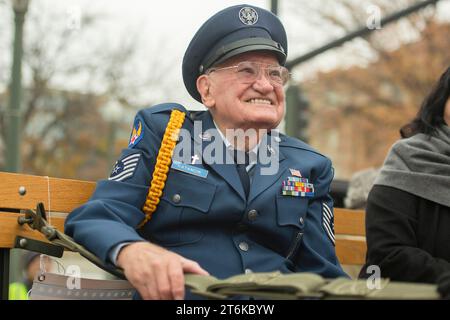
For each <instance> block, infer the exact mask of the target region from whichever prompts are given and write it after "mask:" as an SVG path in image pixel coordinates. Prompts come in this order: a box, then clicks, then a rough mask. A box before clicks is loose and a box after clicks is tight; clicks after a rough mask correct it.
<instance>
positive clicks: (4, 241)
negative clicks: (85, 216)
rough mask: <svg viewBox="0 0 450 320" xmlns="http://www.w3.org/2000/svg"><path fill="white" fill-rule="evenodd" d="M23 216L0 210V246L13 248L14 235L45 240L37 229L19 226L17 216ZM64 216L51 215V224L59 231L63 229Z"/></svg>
mask: <svg viewBox="0 0 450 320" xmlns="http://www.w3.org/2000/svg"><path fill="white" fill-rule="evenodd" d="M19 216H23V214H20V213H11V212H2V211H0V226H1V232H0V248H14V241H15V240H16V236H22V237H27V238H32V239H36V240H40V241H47V240H46V239H45V237H44V236H43V235H42V234H40V233H39V232H38V231H36V230H33V229H31V228H30V227H29V226H28V225H23V226H20V225H19V224H18V223H17V218H18V217H19ZM64 220H65V218H64V217H51V225H52V226H54V227H56V228H57V229H58V230H60V231H64Z"/></svg>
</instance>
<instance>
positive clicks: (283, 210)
mask: <svg viewBox="0 0 450 320" xmlns="http://www.w3.org/2000/svg"><path fill="white" fill-rule="evenodd" d="M276 202H277V219H278V225H280V226H286V225H292V226H296V227H298V228H303V226H304V224H305V222H306V221H305V220H306V213H307V211H308V199H306V198H303V197H294V196H283V195H277V197H276Z"/></svg>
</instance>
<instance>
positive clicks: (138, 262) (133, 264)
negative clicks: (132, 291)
mask: <svg viewBox="0 0 450 320" xmlns="http://www.w3.org/2000/svg"><path fill="white" fill-rule="evenodd" d="M117 264H118V266H119V267H121V268H122V269H123V270H124V272H125V276H126V277H127V279H128V281H130V283H131V284H132V285H133V286H134V287H135V288H136V290H138V291H139V293H140V294H141V297H142V299H145V300H147V299H152V300H158V299H164V300H172V299H176V300H181V299H184V273H195V274H200V275H208V272H206V271H205V270H203V269H202V268H201V267H200V265H199V264H198V263H197V262H195V261H192V260H189V259H186V258H183V257H182V256H180V255H178V254H176V253H173V252H171V251H168V250H166V249H164V248H162V247H159V246H157V245H155V244H152V243H149V242H135V243H132V244H129V245H127V246H125V247H124V248H123V249H122V250H120V253H119V256H118V257H117Z"/></svg>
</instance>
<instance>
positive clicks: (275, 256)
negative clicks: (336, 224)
mask: <svg viewBox="0 0 450 320" xmlns="http://www.w3.org/2000/svg"><path fill="white" fill-rule="evenodd" d="M174 108H176V109H179V110H182V111H184V112H186V113H187V116H186V119H185V121H184V124H183V128H184V129H186V130H188V131H189V132H190V133H191V136H192V141H190V143H191V145H192V155H194V153H195V152H197V151H195V150H205V148H206V147H207V146H208V144H209V143H210V141H208V140H207V139H200V137H199V135H197V136H195V133H194V129H193V127H194V122H193V118H194V116H195V120H199V121H201V123H202V129H203V130H204V131H206V130H207V129H211V128H215V126H214V123H213V120H212V117H211V115H210V113H209V112H207V111H203V112H197V113H195V114H194V113H192V114H191V113H189V112H188V111H186V109H185V108H184V107H183V106H181V105H177V104H162V105H158V106H154V107H152V108H148V109H144V110H141V111H140V112H139V113H138V114H137V116H136V121H135V126H134V127H135V130H134V131H135V133H136V132H138V130H139V128H140V127H141V128H140V129H141V132H139V133H138V134H135V136H134V137H132V139H131V142H130V147H129V148H127V149H124V150H123V152H122V155H121V157H120V159H119V161H118V163H117V164H116V166H115V170H116V169H117V168H118V167H119V169H120V170H119V171H120V172H121V173H120V174H119V175H115V174H114V172H113V174H112V175H111V177H110V178H109V180H101V181H99V182H98V183H97V187H96V190H95V192H94V194H93V196H92V197H91V199H90V200H89V201H88V202H87V203H86V204H84V205H82V206H81V207H79V208H77V209H76V210H74V212H72V213H71V214H70V215H69V216H68V218H67V219H66V225H65V228H66V229H65V230H66V233H67V234H68V235H70V236H72V237H73V238H74V239H75V241H77V242H78V243H80V244H82V245H83V246H85V247H86V248H88V249H89V250H91V251H92V252H93V253H95V254H96V255H97V256H98V257H100V258H101V259H102V260H104V261H105V262H107V263H111V262H110V261H109V258H108V257H109V253H110V250H111V249H112V248H114V247H115V246H116V245H118V244H120V243H123V242H132V241H143V240H149V241H151V242H153V243H155V244H158V245H160V246H162V247H165V248H167V249H168V250H171V251H173V252H176V253H178V254H180V255H182V256H184V257H186V258H188V259H192V260H194V261H197V262H198V263H199V264H200V266H201V267H202V268H204V269H205V270H207V271H208V272H209V273H210V274H212V275H214V276H216V277H218V278H226V277H229V276H232V275H236V274H242V273H244V272H249V271H254V272H267V271H274V270H279V271H281V272H284V273H290V272H314V273H317V274H319V275H321V276H323V277H326V278H335V277H338V276H346V275H345V273H344V272H343V271H342V269H341V267H340V265H339V262H338V261H337V257H336V254H335V248H334V234H333V230H332V227H333V216H332V208H333V206H332V199H331V198H330V196H329V193H328V192H329V187H330V183H331V180H332V178H333V170H332V167H331V161H330V160H329V159H328V158H326V157H324V156H323V155H321V154H319V153H317V152H316V151H314V150H313V149H312V148H311V147H310V146H308V145H306V144H305V143H303V142H301V141H299V140H297V139H293V138H290V137H287V136H284V135H280V137H279V138H280V139H277V140H278V141H279V157H278V158H279V160H278V161H279V163H278V165H279V170H278V171H277V172H276V173H275V174H273V175H261V174H260V171H261V170H260V169H261V168H260V167H261V166H262V164H260V163H257V164H256V165H255V167H254V168H253V169H252V170H254V175H253V179H252V184H251V187H250V193H249V197H248V199H246V197H245V192H244V190H243V187H242V184H241V181H240V180H239V176H238V173H237V170H236V166H235V165H234V164H206V163H204V162H202V163H200V162H198V163H196V164H193V165H192V166H195V167H197V168H199V169H204V170H207V171H208V174H207V176H206V177H205V178H204V177H200V176H196V175H192V174H188V173H185V172H181V171H178V170H174V169H173V168H171V169H170V171H169V174H168V179H167V181H166V185H165V189H164V192H163V195H162V198H161V202H160V203H159V205H158V208H157V210H156V211H155V212H154V214H153V216H152V218H151V220H150V221H149V222H148V223H147V224H146V225H145V226H144V227H143V228H142V229H141V230H139V231H137V230H136V229H135V228H136V227H137V225H138V224H139V223H140V222H141V221H142V219H143V218H144V214H143V212H142V210H141V209H142V207H143V205H144V202H145V199H146V196H147V193H148V190H149V185H150V181H151V179H152V174H153V168H154V166H155V162H156V157H157V154H158V150H159V147H160V144H161V140H162V136H163V134H164V131H165V128H166V125H167V123H168V121H169V117H170V112H171V110H172V109H174ZM267 137H269V135H267ZM136 159H138V160H137V161H136ZM120 166H122V167H121V168H120ZM124 168H128V169H126V170H125V169H124ZM130 168H131V169H132V170H131V169H130ZM292 169H295V170H298V171H299V173H301V176H302V177H304V178H308V179H309V182H311V183H312V184H313V185H314V196H313V197H309V198H308V197H301V196H284V195H282V193H281V188H282V182H283V181H285V180H286V179H287V178H288V177H290V176H292V172H291V170H292Z"/></svg>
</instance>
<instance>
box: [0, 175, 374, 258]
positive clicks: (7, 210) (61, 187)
mask: <svg viewBox="0 0 450 320" xmlns="http://www.w3.org/2000/svg"><path fill="white" fill-rule="evenodd" d="M94 188H95V183H94V182H91V181H80V180H70V179H60V178H51V177H41V176H32V175H24V174H13V173H4V172H0V226H1V227H0V248H13V247H14V241H15V238H16V236H17V235H20V236H24V237H28V238H34V239H38V240H44V237H43V236H42V235H41V234H39V233H38V232H37V231H33V230H31V229H30V228H29V227H28V226H19V225H18V224H17V218H18V216H19V215H21V213H20V210H22V209H35V208H36V204H37V203H38V202H43V203H44V205H45V208H46V210H47V211H48V212H49V213H50V214H49V216H50V219H49V220H50V221H49V222H50V224H51V225H53V226H55V227H57V228H58V229H59V230H61V231H63V230H64V220H65V218H66V216H67V214H68V213H70V212H71V211H72V210H73V209H74V208H76V207H78V206H80V205H81V204H83V203H84V202H86V201H87V200H88V199H89V197H90V196H91V194H92V193H93V191H94ZM19 190H22V191H24V192H25V193H24V194H20V192H19ZM22 193H23V192H22ZM334 215H335V221H334V229H335V235H336V252H337V255H338V258H339V261H340V262H341V264H344V265H362V264H364V261H365V254H366V242H365V226H364V217H365V215H364V211H361V210H348V209H342V208H335V209H334Z"/></svg>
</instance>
